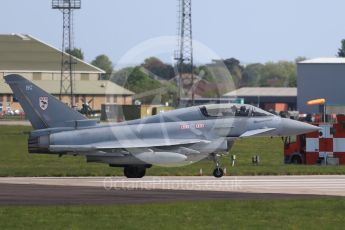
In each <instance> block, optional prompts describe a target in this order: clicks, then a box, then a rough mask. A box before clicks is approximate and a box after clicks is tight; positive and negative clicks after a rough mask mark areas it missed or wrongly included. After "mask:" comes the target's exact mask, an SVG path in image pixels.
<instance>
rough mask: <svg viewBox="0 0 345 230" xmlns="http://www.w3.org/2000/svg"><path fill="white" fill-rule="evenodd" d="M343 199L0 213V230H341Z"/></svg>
mask: <svg viewBox="0 0 345 230" xmlns="http://www.w3.org/2000/svg"><path fill="white" fill-rule="evenodd" d="M344 216H345V199H313V200H270V201H208V202H184V203H182V202H178V203H169V204H145V205H112V206H110V205H109V206H65V207H63V206H57V207H55V206H54V207H0V229H343V228H344Z"/></svg>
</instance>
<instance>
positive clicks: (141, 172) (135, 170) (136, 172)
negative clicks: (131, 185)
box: [123, 166, 146, 178]
mask: <svg viewBox="0 0 345 230" xmlns="http://www.w3.org/2000/svg"><path fill="white" fill-rule="evenodd" d="M123 173H124V174H125V176H126V177H127V178H142V177H144V176H145V173H146V168H145V167H142V166H127V167H125V168H124V169H123Z"/></svg>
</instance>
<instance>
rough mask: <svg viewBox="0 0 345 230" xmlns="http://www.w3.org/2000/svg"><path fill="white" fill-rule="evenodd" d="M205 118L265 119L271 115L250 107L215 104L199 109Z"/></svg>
mask: <svg viewBox="0 0 345 230" xmlns="http://www.w3.org/2000/svg"><path fill="white" fill-rule="evenodd" d="M200 111H201V113H202V114H203V115H204V116H205V117H267V116H273V114H271V113H269V112H266V111H265V110H262V109H259V108H257V107H254V106H252V105H243V104H217V105H205V106H202V107H200Z"/></svg>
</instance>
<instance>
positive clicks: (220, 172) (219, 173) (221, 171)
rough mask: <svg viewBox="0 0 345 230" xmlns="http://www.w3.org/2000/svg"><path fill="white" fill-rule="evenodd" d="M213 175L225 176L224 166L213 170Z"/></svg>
mask: <svg viewBox="0 0 345 230" xmlns="http://www.w3.org/2000/svg"><path fill="white" fill-rule="evenodd" d="M213 176H214V177H216V178H221V177H222V176H224V171H223V169H222V168H216V169H214V171H213Z"/></svg>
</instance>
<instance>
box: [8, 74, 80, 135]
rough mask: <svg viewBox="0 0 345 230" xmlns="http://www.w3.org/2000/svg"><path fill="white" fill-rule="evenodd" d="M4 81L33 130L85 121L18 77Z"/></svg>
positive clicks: (73, 111) (10, 77) (65, 106)
mask: <svg viewBox="0 0 345 230" xmlns="http://www.w3.org/2000/svg"><path fill="white" fill-rule="evenodd" d="M5 81H6V83H7V84H8V85H9V86H10V87H11V89H12V91H13V93H14V95H15V97H16V98H17V100H18V101H19V103H20V105H21V106H22V108H23V109H24V112H25V114H26V116H27V117H28V119H29V120H30V122H31V125H32V127H33V128H34V129H45V128H54V127H63V126H64V123H65V122H67V121H76V120H86V118H85V117H84V116H83V115H82V114H80V113H78V112H77V111H75V110H73V109H71V108H69V107H68V106H67V105H65V104H64V103H62V102H61V101H59V100H57V99H56V98H55V97H54V96H52V95H50V94H49V93H47V92H45V91H44V90H42V89H41V88H39V87H37V86H36V85H35V84H33V83H32V82H30V81H28V80H27V79H25V78H24V77H22V76H20V75H16V74H12V75H7V76H5Z"/></svg>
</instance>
